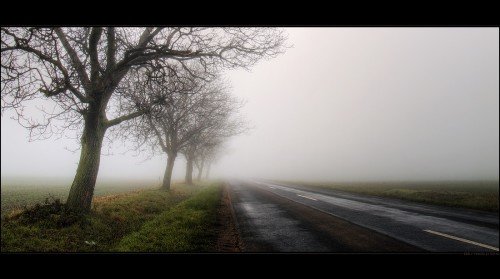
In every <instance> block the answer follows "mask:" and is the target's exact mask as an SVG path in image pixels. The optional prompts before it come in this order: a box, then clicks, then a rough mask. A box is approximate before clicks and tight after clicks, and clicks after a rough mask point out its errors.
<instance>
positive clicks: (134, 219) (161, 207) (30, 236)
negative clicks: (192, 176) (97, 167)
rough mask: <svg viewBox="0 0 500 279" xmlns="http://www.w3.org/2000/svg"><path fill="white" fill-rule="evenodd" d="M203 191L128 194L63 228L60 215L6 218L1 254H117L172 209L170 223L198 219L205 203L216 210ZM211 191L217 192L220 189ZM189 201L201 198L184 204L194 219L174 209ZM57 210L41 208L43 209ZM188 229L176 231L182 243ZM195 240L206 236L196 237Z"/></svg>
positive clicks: (99, 202) (177, 188) (101, 202)
mask: <svg viewBox="0 0 500 279" xmlns="http://www.w3.org/2000/svg"><path fill="white" fill-rule="evenodd" d="M213 187H215V186H213ZM205 188H206V186H200V185H195V186H187V185H183V184H177V185H174V186H173V187H172V190H171V191H168V192H167V191H161V190H139V191H134V192H130V193H126V194H119V195H113V196H104V197H98V198H96V199H95V200H94V205H93V209H92V212H91V214H89V215H88V216H86V217H85V218H82V219H79V221H77V222H73V223H71V224H69V225H64V223H61V222H60V220H61V219H63V218H62V216H61V214H58V213H57V212H55V213H54V212H48V213H47V214H46V215H44V216H43V218H41V219H40V218H38V219H36V218H35V219H33V218H32V219H33V220H28V219H29V218H25V217H23V216H25V215H26V213H21V212H17V213H16V212H13V213H11V214H7V215H6V216H5V217H4V218H2V224H1V251H2V252H107V251H116V250H117V249H116V247H117V245H118V244H120V245H123V244H122V242H121V240H122V238H126V237H127V235H129V234H133V233H134V232H136V231H143V225H146V224H148V223H149V221H151V220H156V218H157V217H159V216H164V213H167V212H170V211H171V210H173V209H174V208H175V211H173V212H172V213H170V214H171V215H172V216H173V217H172V218H174V217H176V216H175V215H176V214H180V215H182V216H184V217H186V218H187V220H186V222H188V221H189V220H191V218H194V217H195V216H198V215H200V216H201V215H203V214H204V213H203V212H202V211H203V210H204V209H205V208H208V207H206V205H205V204H206V203H207V202H208V203H210V204H212V203H213V202H214V200H213V199H214V198H216V197H214V196H211V195H208V196H205V194H203V195H202V196H199V195H198V194H197V193H198V192H200V191H201V192H200V193H204V189H205ZM213 189H216V187H215V188H213ZM190 197H198V198H197V199H195V200H193V201H192V202H191V203H183V204H186V205H185V206H187V207H186V208H189V209H190V210H191V209H194V208H197V209H198V210H197V211H196V212H191V211H189V212H190V213H193V214H194V215H184V213H183V212H182V210H181V209H180V208H178V207H176V205H178V204H179V203H181V202H183V201H185V200H187V199H188V198H190ZM204 198H209V199H210V201H204ZM197 203H199V204H197ZM53 205H54V204H51V205H46V206H45V207H44V206H42V208H47V207H49V206H53ZM23 214H24V215H23ZM196 214H198V215H196ZM207 214H208V215H203V216H212V212H211V211H209V212H208V213H207ZM188 217H189V218H188ZM198 217H199V216H198ZM61 224H62V225H61ZM189 224H190V223H189ZM190 228H191V227H185V228H184V230H182V231H177V233H179V234H180V235H179V236H178V238H179V239H182V237H183V236H182V234H186V235H191V232H190V231H189V230H190ZM193 229H194V230H198V229H199V227H193ZM209 231H210V230H209V229H207V230H206V232H209ZM196 235H202V234H200V233H199V232H197V233H196ZM152 237H154V236H152ZM179 241H181V240H179ZM200 241H202V240H200ZM203 241H204V240H203ZM203 241H202V242H203ZM120 247H122V246H120ZM183 247H184V246H183ZM197 247H201V246H197ZM129 251H130V250H129ZM141 251H144V250H141ZM151 251H153V250H151Z"/></svg>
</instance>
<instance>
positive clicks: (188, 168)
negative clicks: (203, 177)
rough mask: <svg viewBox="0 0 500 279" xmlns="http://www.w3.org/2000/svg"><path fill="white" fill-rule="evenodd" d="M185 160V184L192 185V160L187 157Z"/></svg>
mask: <svg viewBox="0 0 500 279" xmlns="http://www.w3.org/2000/svg"><path fill="white" fill-rule="evenodd" d="M186 160H187V164H186V184H188V185H193V159H191V158H189V157H187V158H186Z"/></svg>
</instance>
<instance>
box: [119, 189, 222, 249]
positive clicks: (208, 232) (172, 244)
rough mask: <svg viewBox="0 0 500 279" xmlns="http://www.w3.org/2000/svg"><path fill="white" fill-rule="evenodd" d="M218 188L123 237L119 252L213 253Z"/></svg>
mask: <svg viewBox="0 0 500 279" xmlns="http://www.w3.org/2000/svg"><path fill="white" fill-rule="evenodd" d="M220 198H221V187H220V186H219V185H212V186H209V187H208V188H206V189H204V190H202V191H200V192H199V193H197V194H196V195H194V196H193V197H191V198H189V199H187V200H186V201H184V202H182V203H180V204H178V205H176V206H175V207H173V208H172V209H171V210H168V211H165V212H163V213H162V214H160V215H159V216H157V217H155V218H154V219H153V220H151V221H148V222H147V223H145V224H144V225H143V226H142V228H141V229H140V230H139V231H137V232H134V233H132V234H130V235H128V236H126V237H124V238H123V239H122V240H121V241H120V243H119V244H118V246H117V249H116V250H117V251H120V252H209V251H214V249H215V247H214V242H215V240H216V231H215V223H216V217H217V208H218V206H219V204H220Z"/></svg>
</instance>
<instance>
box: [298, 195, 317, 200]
mask: <svg viewBox="0 0 500 279" xmlns="http://www.w3.org/2000/svg"><path fill="white" fill-rule="evenodd" d="M297 196H299V197H303V198H306V199H310V200H313V201H317V199H315V198H311V197H308V196H302V195H299V194H297Z"/></svg>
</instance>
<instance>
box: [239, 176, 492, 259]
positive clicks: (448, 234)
mask: <svg viewBox="0 0 500 279" xmlns="http://www.w3.org/2000/svg"><path fill="white" fill-rule="evenodd" d="M230 186H231V187H230V189H231V190H230V194H231V197H232V203H233V208H234V211H235V215H236V220H237V225H238V227H239V230H240V234H241V238H242V240H243V243H244V246H245V247H244V251H248V252H459V253H462V252H493V253H498V214H494V213H487V212H481V211H474V210H464V209H456V208H448V207H442V206H433V205H424V204H420V203H413V202H406V201H400V200H396V199H389V198H380V197H370V196H365V195H357V194H350V193H345V192H342V191H337V190H333V189H332V190H330V189H315V188H308V187H303V186H297V185H294V186H292V185H285V184H282V183H279V184H278V183H275V182H267V181H232V182H230Z"/></svg>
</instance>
